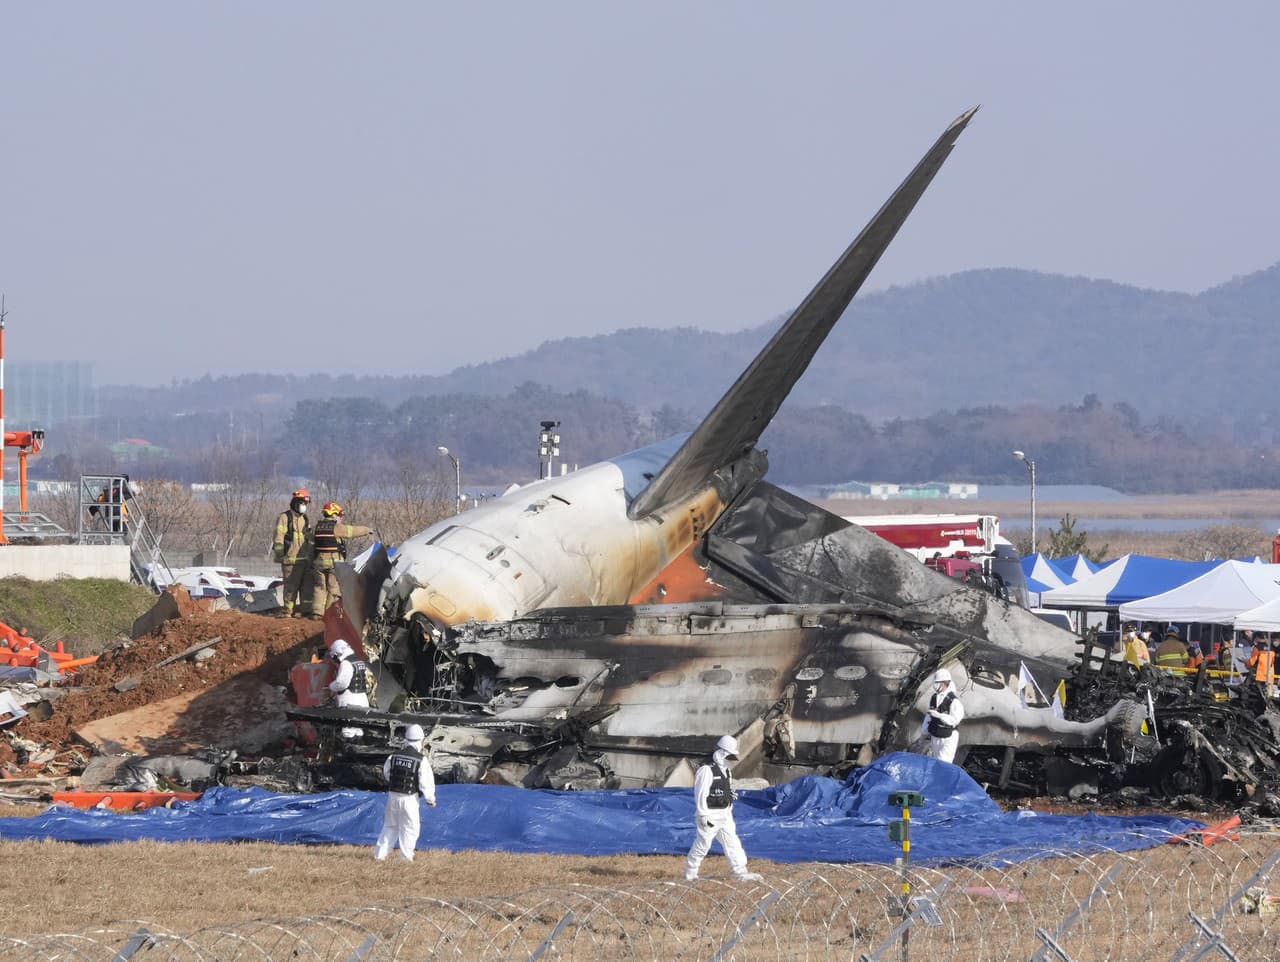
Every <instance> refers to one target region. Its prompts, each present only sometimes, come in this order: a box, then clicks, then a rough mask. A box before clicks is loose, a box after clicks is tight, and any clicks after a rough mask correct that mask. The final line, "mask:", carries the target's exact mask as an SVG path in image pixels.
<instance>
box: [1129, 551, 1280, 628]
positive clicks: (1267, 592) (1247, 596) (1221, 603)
mask: <svg viewBox="0 0 1280 962" xmlns="http://www.w3.org/2000/svg"><path fill="white" fill-rule="evenodd" d="M1273 599H1280V565H1270V564H1253V563H1251V562H1244V561H1224V562H1223V563H1222V564H1220V565H1218V566H1217V567H1216V568H1214V569H1212V570H1211V571H1207V572H1205V573H1204V574H1202V575H1201V576H1200V577H1198V578H1194V579H1192V580H1191V581H1188V582H1187V583H1186V584H1183V585H1178V587H1176V588H1171V589H1170V590H1168V591H1166V592H1163V593H1162V594H1158V595H1153V596H1151V597H1150V598H1141V599H1139V600H1137V601H1130V602H1128V603H1126V604H1122V605H1121V606H1120V617H1121V618H1123V619H1131V620H1133V621H1176V622H1182V623H1190V622H1200V623H1202V624H1215V625H1229V624H1231V623H1232V622H1233V621H1235V619H1236V616H1237V615H1239V614H1240V613H1241V612H1242V611H1247V610H1249V609H1251V608H1257V607H1258V606H1259V605H1262V604H1265V603H1266V602H1269V601H1272V600H1273Z"/></svg>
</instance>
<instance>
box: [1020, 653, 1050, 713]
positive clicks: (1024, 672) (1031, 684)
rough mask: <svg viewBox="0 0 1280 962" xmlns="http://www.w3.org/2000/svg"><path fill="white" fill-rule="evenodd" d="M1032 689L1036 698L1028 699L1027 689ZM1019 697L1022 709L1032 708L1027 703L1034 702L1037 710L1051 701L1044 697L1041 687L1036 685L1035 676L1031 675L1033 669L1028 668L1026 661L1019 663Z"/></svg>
mask: <svg viewBox="0 0 1280 962" xmlns="http://www.w3.org/2000/svg"><path fill="white" fill-rule="evenodd" d="M1028 688H1030V689H1031V690H1032V692H1034V693H1035V698H1034V699H1031V698H1028V697H1027V689H1028ZM1018 697H1019V698H1021V699H1022V707H1023V708H1030V707H1032V706H1031V705H1029V704H1027V702H1029V701H1032V700H1034V701H1035V706H1034V707H1036V708H1044V707H1045V706H1046V705H1048V703H1049V699H1047V698H1045V697H1044V692H1043V691H1041V690H1040V686H1039V685H1037V684H1036V677H1035V675H1033V674H1031V669H1030V668H1028V667H1027V663H1026V662H1025V661H1020V662H1018Z"/></svg>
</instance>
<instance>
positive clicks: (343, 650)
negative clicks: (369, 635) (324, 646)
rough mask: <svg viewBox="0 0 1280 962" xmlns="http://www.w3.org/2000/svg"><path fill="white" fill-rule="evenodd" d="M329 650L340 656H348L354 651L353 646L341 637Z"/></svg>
mask: <svg viewBox="0 0 1280 962" xmlns="http://www.w3.org/2000/svg"><path fill="white" fill-rule="evenodd" d="M329 650H330V651H331V652H333V653H334V654H335V655H337V656H338V657H339V658H346V657H347V655H350V654H351V653H352V652H351V646H350V645H348V644H347V643H346V642H345V641H343V640H342V639H341V638H339V639H338V640H337V641H335V642H334V643H333V644H332V645H330V646H329Z"/></svg>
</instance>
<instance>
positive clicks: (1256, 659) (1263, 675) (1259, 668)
mask: <svg viewBox="0 0 1280 962" xmlns="http://www.w3.org/2000/svg"><path fill="white" fill-rule="evenodd" d="M1275 660H1276V653H1275V652H1274V651H1260V650H1259V649H1257V648H1255V649H1253V651H1252V652H1251V653H1250V655H1249V660H1248V661H1246V662H1245V667H1246V668H1253V669H1254V671H1253V680H1254V681H1261V682H1270V681H1271V669H1272V667H1273V666H1274V665H1275Z"/></svg>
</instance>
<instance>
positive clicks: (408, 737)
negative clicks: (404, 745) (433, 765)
mask: <svg viewBox="0 0 1280 962" xmlns="http://www.w3.org/2000/svg"><path fill="white" fill-rule="evenodd" d="M426 737H427V736H426V734H425V733H424V732H423V731H422V726H421V725H410V726H409V727H408V728H406V729H405V730H404V740H405V741H406V742H408V743H409V744H411V745H417V744H420V743H421V742H422V740H423V739H424V738H426Z"/></svg>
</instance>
